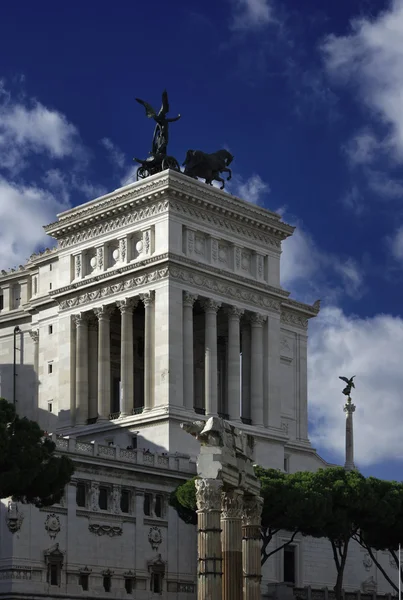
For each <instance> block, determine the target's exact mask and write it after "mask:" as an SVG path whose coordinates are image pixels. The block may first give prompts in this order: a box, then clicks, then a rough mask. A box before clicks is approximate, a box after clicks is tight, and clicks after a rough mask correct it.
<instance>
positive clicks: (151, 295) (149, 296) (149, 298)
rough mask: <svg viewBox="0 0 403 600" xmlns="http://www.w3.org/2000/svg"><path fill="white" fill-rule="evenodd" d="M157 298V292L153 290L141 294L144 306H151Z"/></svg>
mask: <svg viewBox="0 0 403 600" xmlns="http://www.w3.org/2000/svg"><path fill="white" fill-rule="evenodd" d="M154 299H155V292H154V290H151V291H149V292H145V293H144V294H140V300H141V301H142V303H143V304H144V306H151V304H152V303H153V302H154Z"/></svg>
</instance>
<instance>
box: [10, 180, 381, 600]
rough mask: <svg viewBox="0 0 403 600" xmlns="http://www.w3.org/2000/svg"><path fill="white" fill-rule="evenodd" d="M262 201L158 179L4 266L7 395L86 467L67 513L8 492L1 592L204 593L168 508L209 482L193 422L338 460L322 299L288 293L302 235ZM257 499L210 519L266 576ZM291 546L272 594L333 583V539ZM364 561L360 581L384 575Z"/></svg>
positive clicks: (89, 206)
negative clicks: (321, 385)
mask: <svg viewBox="0 0 403 600" xmlns="http://www.w3.org/2000/svg"><path fill="white" fill-rule="evenodd" d="M247 200H248V199H247V198H245V199H244V200H241V199H239V198H236V197H234V196H231V195H230V194H227V193H225V192H223V191H221V190H218V189H217V188H214V187H211V186H207V185H206V184H205V183H201V182H199V181H196V180H193V179H191V178H189V177H186V176H185V175H183V174H182V173H180V172H177V171H174V170H166V171H162V172H157V173H156V174H154V175H152V176H147V177H146V178H144V179H141V180H140V181H138V182H136V183H133V184H130V185H128V186H126V187H124V188H120V189H118V190H115V191H114V192H112V193H110V194H107V195H106V196H103V197H101V198H97V199H96V200H93V201H91V202H88V203H86V204H84V205H81V206H77V207H75V208H72V209H71V210H69V211H66V212H64V213H62V214H60V215H58V218H57V220H56V221H55V222H54V223H52V224H50V225H47V226H46V227H45V231H46V232H47V234H48V235H49V236H51V237H52V238H53V239H54V240H55V241H56V246H55V247H54V248H53V249H51V250H46V251H45V252H43V253H41V254H38V255H32V256H31V257H30V259H29V260H28V261H27V262H26V264H24V265H22V266H20V267H18V268H16V269H11V270H10V271H7V272H6V271H3V272H2V273H1V274H0V396H3V397H5V398H7V399H10V400H11V399H12V398H13V397H14V396H15V399H16V406H17V410H18V412H19V413H20V414H25V415H26V416H28V417H29V418H31V419H35V420H37V421H38V422H39V423H40V425H41V426H42V428H43V429H44V430H45V431H46V432H47V433H48V434H52V435H54V436H56V440H57V447H58V451H60V452H67V453H69V455H70V456H72V457H73V458H74V460H75V462H76V465H77V469H76V473H75V475H74V478H73V481H72V482H71V484H70V485H69V486H68V488H67V491H66V496H65V499H64V503H63V504H62V505H60V506H55V507H51V508H50V509H49V510H47V511H39V510H38V509H35V508H32V507H26V506H21V505H18V506H13V505H9V504H8V501H7V500H3V502H2V516H1V525H0V535H1V539H2V540H4V543H2V544H1V555H0V592H1V593H3V594H9V595H10V597H12V595H11V594H12V593H15V594H22V596H19V597H24V594H25V595H27V594H29V597H30V598H37V597H38V598H39V597H40V596H41V594H44V593H45V594H48V595H49V594H50V596H52V597H53V596H54V597H56V596H57V597H63V598H67V599H71V598H73V597H74V598H76V597H77V595H79V594H83V595H85V596H86V597H92V596H91V594H94V597H95V596H96V597H100V596H103V595H105V597H117V598H120V597H122V594H123V591H124V593H126V594H135V597H136V598H140V599H141V598H149V597H150V594H162V596H163V597H164V598H178V599H179V598H183V599H184V600H186V598H187V597H189V598H195V594H196V583H197V576H196V531H195V530H194V528H192V527H191V526H187V525H185V524H184V523H182V522H181V521H180V520H179V519H178V516H177V514H176V513H175V511H174V510H173V509H172V508H169V506H168V500H167V499H168V496H169V494H170V492H171V491H172V490H173V489H174V488H175V487H176V485H178V484H179V483H180V482H182V481H184V480H185V479H186V478H189V477H191V476H193V475H194V474H195V472H196V471H195V459H196V456H197V455H198V453H199V450H200V444H199V442H198V441H197V440H196V439H195V438H193V437H191V436H189V435H188V433H187V432H186V431H184V430H183V429H182V428H181V423H183V422H188V423H191V422H194V421H195V420H197V419H199V420H201V421H205V420H207V419H209V418H211V417H218V416H219V417H221V418H224V419H225V420H226V421H228V422H229V423H230V424H231V425H232V426H235V427H236V428H238V429H239V430H240V431H242V432H243V433H244V434H245V435H250V436H253V439H254V446H255V448H254V451H255V460H256V462H257V463H258V464H260V465H262V466H264V467H274V468H278V469H282V470H283V469H284V470H286V471H290V472H291V471H292V472H294V471H297V470H305V469H306V470H315V469H317V468H319V467H321V466H326V463H325V461H324V460H322V459H321V458H320V457H319V456H318V455H317V454H316V452H315V450H314V449H313V448H312V446H311V444H310V442H309V439H308V402H307V330H308V322H309V319H311V318H313V317H315V316H316V315H317V313H318V311H319V306H318V304H317V303H316V304H315V305H312V306H310V305H306V304H303V303H300V302H298V301H296V300H294V299H292V298H290V294H289V292H287V291H286V290H284V289H283V288H282V287H281V284H280V257H281V245H282V242H283V241H284V240H285V239H286V238H287V237H289V236H290V235H292V233H293V227H291V226H289V225H287V224H286V223H284V222H283V221H282V220H281V218H280V216H279V215H278V214H275V213H273V212H270V211H269V210H266V209H264V208H261V207H259V206H255V205H253V204H250V203H249V202H247ZM17 326H18V330H17V331H16V327H17ZM14 342H15V344H14ZM14 354H15V357H16V359H15V361H14V359H13V357H14ZM209 493H210V492H209ZM211 493H213V491H212V492H211ZM215 493H216V494H219V490H216V492H215ZM206 494H207V492H206ZM200 497H201V496H200ZM206 498H207V497H206ZM206 501H207V500H206ZM252 504H253V502H252V500H251V501H250V507H249V508H248V511H247V512H245V513H244V514H243V515H241V517H239V514H238V513H236V508H234V506H235V507H236V498H234V499H233V502H231V503H230V505H229V506H228V513H227V517H225V518H224V519H221V521H222V523H221V522H220V514H219V513H218V515H217V514H216V515H215V516H214V514H212V515H210V516H209V517H208V518H209V519H210V518H211V519H213V521H214V522H213V523H212V525H211V527H213V528H219V527H220V528H222V529H223V531H224V534H223V535H226V533H225V532H229V533H228V535H231V534H230V531H231V527H232V526H233V520H234V519H235V520H237V519H238V525H239V518H241V521H242V523H241V527H242V528H243V530H241V529H240V528H238V529H237V531H238V532H240V533H239V535H240V536H241V537H239V538H237V542H236V548H237V550H236V553H237V555H236V556H235V557H231V558H230V557H227V558H228V560H235V561H238V562H239V561H242V560H243V561H244V563H245V561H249V563H248V564H246V563H245V564H244V569H249V570H250V572H251V573H253V570H254V566H253V561H255V562H256V560H257V554H256V553H257V549H258V547H259V540H258V538H257V533H256V528H257V525H258V517H256V515H257V514H258V512H256V511H258V507H257V506H254V507H253V506H252ZM127 509H129V510H127ZM199 510H203V509H202V503H201V501H200V508H199ZM234 510H235V513H234V512H233V511H234ZM235 514H238V516H234V515H235ZM206 519H207V516H206ZM214 519H215V520H214ZM217 519H218V521H217ZM206 526H208V527H210V525H208V524H207V525H206ZM237 527H238V526H237ZM242 531H243V534H242ZM217 535H219V534H218V533H217ZM277 537H278V539H276V542H275V543H278V544H279V545H281V544H282V543H284V540H285V539H287V533H286V532H284V533H283V534H279V535H278V536H277ZM217 539H218V538H217ZM217 539H216V540H215V542H214V541H213V542H212V543H213V544H214V543H216V544H217V543H218V542H217ZM178 540H179V541H178ZM242 546H250V547H251V548H254V551H250V552H249V551H248V552H242ZM292 549H293V550H292V553H291V555H290V554H289V555H288V556H285V554H284V553H283V552H279V553H278V554H276V555H274V557H273V559H272V560H270V561H268V563H267V564H266V565H265V568H264V570H263V580H262V586H263V587H262V589H265V586H266V587H267V583H269V582H276V581H284V578H285V577H286V578H287V579H293V582H294V583H295V584H296V585H305V584H309V585H312V586H313V587H315V585H317V586H318V587H323V586H324V585H329V586H331V585H332V584H333V581H334V570H333V566H332V555H331V551H330V547H329V548H327V546H326V543H325V542H322V541H311V542H310V541H304V542H303V541H302V540H301V539H298V538H297V539H296V540H295V544H293V546H292ZM354 552H355V557H354V563H353V564H354V567H352V568H351V570H350V571H349V570H348V569H347V575H346V588H347V589H348V588H349V586H350V588H352V589H356V588H358V587H360V586H361V582H362V581H365V580H366V579H368V577H370V576H373V575H374V574H375V571H374V570H373V568H372V567H370V570H369V571H368V570H367V567H366V566H365V565H364V563H365V560H364V557H363V556H361V554H360V551H359V550H358V548H357V549H356V550H355V551H354ZM352 556H353V554H352ZM245 557H248V558H245ZM253 557H254V558H253ZM223 560H226V558H225V557H223ZM285 561H288V562H287V563H285ZM387 561H388V558H387V556H385V562H387ZM365 564H368V563H365ZM386 566H387V565H386ZM372 571H373V572H372ZM129 580H130V581H129ZM127 581H129V583H127ZM289 583H292V581H289ZM382 584H383V582H382V580H381V579H380V578H379V580H378V585H379V587H381V585H382ZM256 585H258V583H256V581H255V580H253V577H251V579H250V586H251V589H252V588H253V586H255V587H256ZM125 586H127V587H125ZM385 589H386V586H385ZM29 590H30V591H29ZM128 590H129V591H128ZM130 590H132V591H130ZM35 594H36V595H35ZM27 597H28V596H27ZM249 597H250V598H254V597H255V595H254V594H253V592H252V591H251V593H250V595H249Z"/></svg>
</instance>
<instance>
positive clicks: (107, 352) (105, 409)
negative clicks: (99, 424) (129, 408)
mask: <svg viewBox="0 0 403 600" xmlns="http://www.w3.org/2000/svg"><path fill="white" fill-rule="evenodd" d="M114 308H115V307H114V305H108V306H101V307H100V308H94V313H95V314H96V316H97V317H98V414H99V416H98V420H99V421H106V420H108V419H109V414H110V412H111V323H110V319H111V314H112V312H113V310H114Z"/></svg>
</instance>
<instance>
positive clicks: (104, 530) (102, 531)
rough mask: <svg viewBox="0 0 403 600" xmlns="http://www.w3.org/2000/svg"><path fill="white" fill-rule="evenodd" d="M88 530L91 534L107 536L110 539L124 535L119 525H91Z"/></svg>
mask: <svg viewBox="0 0 403 600" xmlns="http://www.w3.org/2000/svg"><path fill="white" fill-rule="evenodd" d="M88 529H89V531H90V532H91V533H95V534H96V535H99V536H101V535H107V536H108V537H115V536H118V535H122V533H123V530H122V528H121V527H119V526H118V525H99V524H98V523H90V525H88Z"/></svg>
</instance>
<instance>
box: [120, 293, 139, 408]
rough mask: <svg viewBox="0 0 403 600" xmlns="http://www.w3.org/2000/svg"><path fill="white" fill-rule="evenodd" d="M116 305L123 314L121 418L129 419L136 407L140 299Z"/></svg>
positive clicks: (121, 301)
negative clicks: (135, 333) (136, 323)
mask: <svg viewBox="0 0 403 600" xmlns="http://www.w3.org/2000/svg"><path fill="white" fill-rule="evenodd" d="M116 304H117V305H118V308H119V310H120V313H121V328H120V332H121V334H120V385H121V390H122V396H121V406H120V416H121V417H127V416H128V415H131V414H132V410H133V406H134V370H133V361H134V357H133V310H134V309H135V308H136V306H137V304H138V299H137V298H125V299H124V300H119V301H118V302H116Z"/></svg>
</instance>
